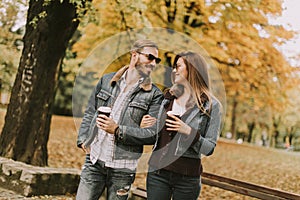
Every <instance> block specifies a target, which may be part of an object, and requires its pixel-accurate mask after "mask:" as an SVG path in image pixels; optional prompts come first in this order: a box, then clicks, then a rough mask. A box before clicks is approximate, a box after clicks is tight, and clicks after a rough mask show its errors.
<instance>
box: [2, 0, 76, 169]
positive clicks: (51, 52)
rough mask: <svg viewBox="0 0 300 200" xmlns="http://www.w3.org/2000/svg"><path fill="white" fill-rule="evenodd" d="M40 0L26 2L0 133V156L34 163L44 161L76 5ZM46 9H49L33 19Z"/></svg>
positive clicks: (74, 23)
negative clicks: (19, 50) (20, 44)
mask: <svg viewBox="0 0 300 200" xmlns="http://www.w3.org/2000/svg"><path fill="white" fill-rule="evenodd" d="M43 4H44V1H36V0H31V1H30V3H29V10H28V15H27V24H26V32H25V35H24V38H23V41H24V49H23V52H22V56H21V59H20V63H19V68H18V72H17V76H16V80H15V83H14V86H13V89H12V94H11V99H10V103H9V105H8V108H7V114H6V116H5V124H4V127H3V130H2V134H1V135H0V146H1V148H0V156H4V157H7V158H12V159H14V160H17V161H21V162H25V163H28V164H32V165H38V166H46V165H47V162H48V161H47V160H48V153H47V142H48V138H49V130H50V122H51V116H52V113H51V107H52V104H53V101H54V96H55V88H56V86H57V83H58V78H59V72H60V66H61V62H62V59H63V57H64V55H65V50H66V48H67V46H68V41H69V40H70V38H71V37H72V35H73V33H74V32H75V30H76V29H77V27H78V20H75V19H76V17H77V15H76V8H75V5H73V4H70V3H69V1H66V0H65V1H63V3H60V0H54V1H52V2H51V3H50V4H49V5H47V6H43ZM44 11H45V12H46V13H47V15H46V16H45V17H40V18H39V19H38V21H36V26H35V27H34V25H31V24H30V23H32V22H35V20H34V19H35V18H36V17H38V15H39V14H40V13H42V12H44Z"/></svg>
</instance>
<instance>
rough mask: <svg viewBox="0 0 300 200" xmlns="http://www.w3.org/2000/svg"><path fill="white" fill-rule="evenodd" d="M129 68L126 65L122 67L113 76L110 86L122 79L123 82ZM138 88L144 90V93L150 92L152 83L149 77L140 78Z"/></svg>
mask: <svg viewBox="0 0 300 200" xmlns="http://www.w3.org/2000/svg"><path fill="white" fill-rule="evenodd" d="M128 68H129V65H126V66H124V67H122V68H121V69H120V70H118V71H117V72H116V74H115V75H114V76H113V78H112V79H111V81H110V84H111V85H112V86H114V85H115V84H116V82H118V81H119V80H121V79H122V81H125V77H126V73H127V70H128ZM138 83H139V87H140V88H142V89H144V90H145V91H150V90H151V89H152V81H151V78H150V77H147V78H143V77H142V78H140V79H139V81H138Z"/></svg>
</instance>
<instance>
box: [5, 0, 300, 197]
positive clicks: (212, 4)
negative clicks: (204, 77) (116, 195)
mask: <svg viewBox="0 0 300 200" xmlns="http://www.w3.org/2000/svg"><path fill="white" fill-rule="evenodd" d="M296 2H298V1H297V0H284V1H281V0H263V1H259V0H247V1H240V0H232V1H221V0H220V1H217V0H216V1H215V0H192V1H186V0H176V1H175V0H174V1H173V0H158V1H151V0H145V1H134V0H124V1H101V0H93V1H83V0H72V1H71V0H47V1H43V0H41V1H35V0H30V1H26V0H2V1H1V2H0V131H1V132H0V157H4V158H11V159H13V160H15V161H20V162H22V163H27V164H29V165H33V166H40V167H48V166H50V167H57V168H74V169H79V170H80V169H81V166H82V164H83V161H84V157H85V156H84V154H83V152H82V151H81V150H80V149H79V148H77V146H76V139H77V131H78V125H79V124H80V120H81V118H82V116H83V113H84V110H85V107H86V103H87V100H88V97H89V95H90V92H91V90H92V88H93V87H94V85H95V84H96V82H97V80H98V79H99V77H101V76H102V75H103V74H105V73H108V72H112V71H116V70H118V69H119V68H120V67H122V66H123V65H125V64H127V63H128V61H129V59H130V54H129V51H128V50H129V49H130V45H131V43H132V42H133V41H134V39H136V38H141V37H151V39H152V40H154V41H156V42H157V43H158V46H160V53H159V56H160V57H161V58H162V62H161V65H160V67H157V68H156V69H155V71H154V72H153V80H154V83H156V84H157V85H158V86H159V88H160V89H162V90H163V89H165V88H167V87H169V86H170V84H171V83H170V80H169V79H168V78H166V77H168V76H169V74H168V73H169V71H170V69H171V68H170V66H171V63H172V61H173V58H174V55H175V54H176V53H178V51H181V50H191V49H192V50H194V51H199V52H200V53H203V54H205V55H206V58H207V59H208V60H209V64H210V70H211V71H210V73H211V77H212V80H211V83H212V86H213V92H214V94H215V95H216V96H217V97H218V98H219V100H220V101H221V103H222V104H223V108H224V110H223V111H224V119H223V124H222V131H221V135H220V139H219V141H218V144H217V148H216V151H215V152H214V154H213V155H212V156H210V157H204V158H203V165H204V171H205V172H210V173H213V174H217V175H221V176H225V177H229V178H232V179H237V180H241V181H245V182H248V183H255V184H258V185H263V186H268V187H271V188H274V189H279V190H283V191H287V192H291V193H296V194H300V185H299V182H300V168H299V166H300V96H299V91H300V49H299V46H300V45H297V44H299V43H297V42H298V41H299V31H300V27H296V28H295V27H294V26H292V24H295V23H294V20H296V19H297V16H296V15H290V13H291V10H294V9H293V8H297V5H296ZM296 12H297V13H298V11H296ZM286 16H289V17H290V18H286ZM283 19H285V20H283ZM155 27H156V28H155ZM157 27H160V28H157ZM158 31H160V32H158ZM154 33H155V34H154ZM166 36H167V37H166ZM168 36H170V37H168ZM124 41H126V42H124ZM124 49H127V50H124ZM150 150H151V147H150V146H148V147H146V148H145V151H150ZM134 184H135V185H136V186H139V187H142V188H144V187H145V174H144V173H139V174H137V178H136V181H135V183H134ZM0 187H1V185H0ZM201 196H202V197H203V199H251V198H250V197H246V196H242V195H239V194H236V193H233V192H229V191H225V190H221V189H217V188H215V187H210V186H207V185H203V187H202V192H201ZM0 197H1V196H0ZM73 197H74V196H72V195H70V198H73ZM41 198H48V197H41ZM49 198H52V197H49ZM53 198H58V197H53ZM61 198H62V199H63V198H66V197H61Z"/></svg>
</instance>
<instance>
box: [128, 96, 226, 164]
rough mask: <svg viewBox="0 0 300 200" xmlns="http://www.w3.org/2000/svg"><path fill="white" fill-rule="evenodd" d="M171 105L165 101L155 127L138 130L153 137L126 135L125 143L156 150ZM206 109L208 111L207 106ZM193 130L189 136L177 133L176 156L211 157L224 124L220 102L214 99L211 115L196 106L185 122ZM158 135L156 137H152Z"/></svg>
mask: <svg viewBox="0 0 300 200" xmlns="http://www.w3.org/2000/svg"><path fill="white" fill-rule="evenodd" d="M168 103H170V100H169V99H164V100H163V101H162V103H161V106H160V109H159V114H158V118H157V119H158V120H157V123H156V124H155V125H153V126H152V127H150V128H145V129H139V130H138V129H137V128H136V130H135V132H137V131H139V132H140V135H141V136H143V135H144V136H145V137H146V136H151V137H148V138H147V139H146V140H145V139H144V138H142V137H140V138H138V137H136V136H132V135H131V134H125V135H124V138H123V142H124V143H131V144H140V143H147V144H154V147H153V149H154V150H155V148H156V146H157V143H158V140H159V137H160V134H159V132H160V130H161V129H162V127H163V125H164V123H165V119H166V116H167V115H166V111H165V105H166V104H168ZM205 109H208V105H207V104H206V106H205ZM184 122H185V123H186V124H188V125H189V126H190V127H191V128H192V132H191V134H190V135H189V136H186V135H184V134H182V133H180V132H179V133H177V135H176V137H178V140H177V148H176V150H175V152H174V155H176V156H183V157H189V158H201V155H205V156H209V155H211V154H212V153H213V152H214V149H215V147H216V143H217V139H218V137H219V134H220V131H221V130H220V129H221V123H222V106H221V104H220V102H219V101H218V100H217V99H215V98H212V105H211V111H210V113H209V115H207V114H205V113H203V112H202V111H201V110H200V109H199V108H198V107H197V106H194V107H193V108H192V110H191V111H190V114H189V116H188V117H187V118H186V120H185V121H184ZM153 133H156V134H155V135H152V134H153Z"/></svg>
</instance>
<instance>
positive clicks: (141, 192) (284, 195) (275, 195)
mask: <svg viewBox="0 0 300 200" xmlns="http://www.w3.org/2000/svg"><path fill="white" fill-rule="evenodd" d="M201 177H202V178H201V181H202V184H205V185H209V186H213V187H218V188H221V189H224V190H229V191H232V192H235V193H239V194H242V195H245V196H250V197H255V198H258V199H263V200H284V199H290V200H300V194H295V193H291V192H286V191H282V190H278V189H273V188H269V187H266V186H261V185H256V184H252V183H247V182H244V181H239V180H235V179H231V178H227V177H223V176H219V175H215V174H211V173H206V172H204V173H203V174H202V176H201ZM132 196H133V197H134V199H136V198H135V197H138V199H147V192H146V190H145V189H142V188H135V189H133V191H132Z"/></svg>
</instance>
